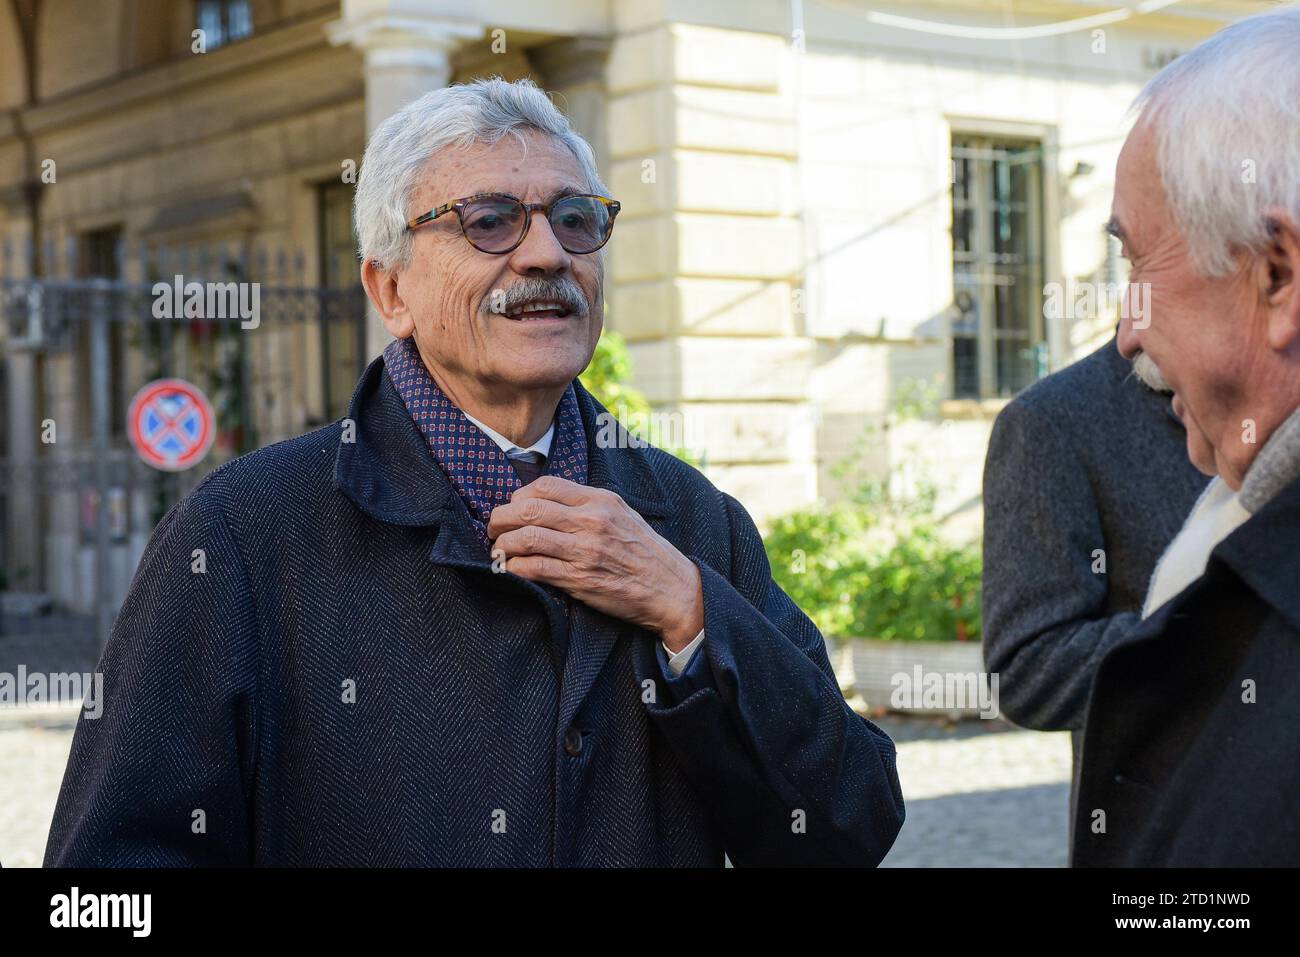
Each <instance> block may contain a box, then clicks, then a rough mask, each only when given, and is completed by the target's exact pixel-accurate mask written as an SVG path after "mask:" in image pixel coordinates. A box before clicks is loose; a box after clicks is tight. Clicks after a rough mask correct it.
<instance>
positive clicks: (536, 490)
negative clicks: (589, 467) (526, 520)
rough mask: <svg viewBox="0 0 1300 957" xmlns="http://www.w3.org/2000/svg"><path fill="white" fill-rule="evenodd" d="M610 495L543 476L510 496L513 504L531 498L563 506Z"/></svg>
mask: <svg viewBox="0 0 1300 957" xmlns="http://www.w3.org/2000/svg"><path fill="white" fill-rule="evenodd" d="M604 494H609V493H607V492H606V491H605V490H604V489H598V488H589V487H588V486H586V485H579V484H578V483H577V482H570V481H569V480H568V479H563V478H560V477H559V476H558V475H542V476H540V477H539V478H537V479H536V480H535V481H532V482H529V483H528V484H527V485H525V486H523V487H521V488H517V489H515V491H514V494H512V495H511V496H510V501H511V502H519V501H525V500H527V499H530V498H544V499H549V500H550V501H552V502H559V503H560V504H561V505H584V504H586V503H587V502H591V501H594V500H595V499H596V498H598V497H599V496H601V495H604Z"/></svg>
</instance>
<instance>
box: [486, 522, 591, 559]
mask: <svg viewBox="0 0 1300 957" xmlns="http://www.w3.org/2000/svg"><path fill="white" fill-rule="evenodd" d="M494 515H495V511H494ZM579 549H580V543H579V541H578V537H577V536H576V535H573V534H570V533H569V532H560V531H556V530H555V529H553V528H546V527H544V526H541V525H525V526H524V527H522V528H515V529H511V530H510V531H507V532H502V533H501V534H500V535H498V536H497V540H496V542H495V543H493V545H492V554H493V556H495V555H496V553H497V551H498V550H500V551H503V552H504V553H505V555H506V559H507V561H506V568H507V569H508V570H510V571H514V567H513V565H512V564H511V562H510V561H509V560H510V558H511V557H512V556H521V555H548V556H550V557H552V558H558V559H562V560H565V561H574V560H576V559H577V557H578V552H579Z"/></svg>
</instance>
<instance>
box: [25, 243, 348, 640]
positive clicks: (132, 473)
mask: <svg viewBox="0 0 1300 957" xmlns="http://www.w3.org/2000/svg"><path fill="white" fill-rule="evenodd" d="M35 252H36V250H34V249H33V248H32V247H31V246H27V247H21V248H20V247H17V246H14V245H13V244H0V348H2V350H3V351H2V353H0V358H3V363H2V364H0V396H3V399H4V401H3V402H0V410H2V411H0V591H3V590H4V589H5V588H8V589H9V590H10V591H15V590H21V591H23V592H27V593H35V594H47V595H49V596H50V598H51V601H50V604H52V605H53V606H55V607H58V608H62V609H65V610H67V611H69V612H70V613H80V614H90V615H93V616H94V620H95V621H96V623H97V625H96V627H97V630H98V632H99V635H100V638H101V640H102V639H103V638H104V637H106V635H107V630H108V626H109V625H110V624H111V619H112V616H113V614H114V612H115V610H116V608H117V607H118V605H119V604H120V602H121V599H122V596H123V595H124V593H125V590H126V587H127V584H128V582H129V579H130V574H131V572H132V571H133V570H134V567H135V564H136V562H137V561H138V558H139V554H140V553H141V552H142V551H143V547H144V544H145V542H147V540H148V536H149V533H150V532H152V529H153V526H154V524H156V522H157V521H158V520H159V519H160V518H161V517H162V515H163V514H164V513H165V511H166V510H167V508H169V507H170V506H171V505H172V504H174V503H175V502H176V501H177V500H178V499H179V498H180V497H181V496H182V495H183V494H184V493H185V492H186V491H188V489H189V488H191V487H192V486H193V485H194V484H195V483H196V482H197V481H198V479H199V478H201V477H202V475H203V474H205V473H206V472H207V471H208V470H209V469H210V468H211V467H213V466H215V465H216V464H219V463H220V462H222V461H225V460H226V459H229V458H231V457H233V456H235V455H238V454H241V453H243V452H247V451H250V450H251V449H253V448H257V447H259V446H261V445H265V444H268V443H270V442H273V441H277V440H279V439H282V438H286V437H288V436H290V435H294V434H298V433H301V432H303V431H306V430H308V429H310V428H312V427H315V426H317V425H320V424H323V423H325V422H328V421H330V420H332V419H334V418H337V417H338V416H339V415H341V414H342V413H343V411H344V409H345V407H346V400H347V396H348V395H349V394H350V393H351V390H352V387H353V385H354V384H355V382H356V379H357V377H358V375H359V374H360V372H361V370H362V367H363V365H364V362H365V360H366V358H367V354H366V344H365V322H366V319H365V317H366V299H365V294H364V291H363V290H362V288H361V286H360V284H359V283H354V284H351V285H347V286H343V287H332V286H326V285H320V284H319V283H317V282H316V281H315V277H316V275H317V274H318V273H319V272H320V270H319V269H316V268H314V267H313V268H309V267H311V266H312V264H311V263H310V261H309V259H308V257H307V256H306V255H305V254H304V253H303V252H302V251H294V250H285V249H271V248H268V247H265V246H257V245H251V244H243V245H237V246H232V245H229V244H227V245H208V246H201V247H199V246H193V245H190V246H185V247H167V246H161V245H157V244H152V245H151V244H138V245H134V246H128V245H126V244H123V243H114V244H113V245H112V246H111V249H110V250H109V251H108V252H107V253H106V252H105V251H104V250H100V251H99V253H98V256H97V257H89V258H88V257H86V256H84V255H79V253H81V252H84V250H83V247H82V246H80V245H78V244H76V243H68V244H64V245H63V246H56V245H55V244H46V245H45V246H44V248H43V249H42V250H41V253H42V255H41V256H40V257H39V263H40V274H39V275H38V274H36V268H35V267H36V264H37V257H36V256H35ZM91 260H93V261H91ZM164 378H181V379H185V380H187V381H189V382H192V383H193V384H194V385H196V386H198V387H199V389H201V390H203V391H204V392H205V393H206V394H207V396H208V398H209V399H210V401H211V405H212V408H213V411H214V419H215V421H214V422H213V423H212V427H213V429H214V430H215V442H214V447H213V448H212V451H211V452H209V453H208V454H207V455H206V457H205V458H204V459H203V460H202V461H201V462H199V463H198V464H197V465H195V467H193V468H191V469H189V470H187V471H182V472H161V471H156V470H154V469H152V468H150V467H149V466H148V465H146V464H145V463H144V462H142V461H141V460H140V459H139V458H138V457H137V456H136V455H135V453H134V451H133V450H132V448H131V445H130V443H129V441H128V423H127V421H126V413H127V409H128V408H129V405H130V398H131V396H133V395H135V394H136V393H137V391H138V390H139V389H140V388H141V387H143V386H144V385H145V384H146V383H149V382H152V381H154V380H158V379H164Z"/></svg>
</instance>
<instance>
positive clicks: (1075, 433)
mask: <svg viewBox="0 0 1300 957" xmlns="http://www.w3.org/2000/svg"><path fill="white" fill-rule="evenodd" d="M1208 481H1209V479H1208V478H1206V477H1205V476H1203V475H1201V474H1200V473H1199V472H1198V471H1197V470H1196V468H1195V467H1194V466H1193V465H1192V464H1191V462H1190V461H1189V460H1188V458H1187V450H1186V434H1185V432H1184V430H1183V426H1182V423H1181V422H1179V421H1178V417H1177V416H1176V415H1175V414H1174V412H1173V409H1172V408H1171V406H1170V400H1169V398H1168V397H1167V396H1163V395H1160V394H1158V393H1155V392H1152V391H1151V390H1149V389H1147V388H1146V387H1145V386H1144V385H1142V383H1141V382H1139V381H1138V380H1137V379H1136V377H1134V376H1133V374H1132V366H1131V364H1130V363H1129V361H1128V360H1127V359H1125V358H1124V357H1123V356H1121V355H1120V354H1119V350H1118V349H1117V348H1116V345H1115V341H1114V340H1113V339H1112V340H1111V341H1110V342H1108V343H1107V344H1106V345H1104V346H1102V348H1100V349H1098V350H1097V351H1096V352H1094V353H1092V354H1091V355H1089V356H1087V357H1086V358H1084V359H1081V360H1080V361H1078V362H1076V363H1074V364H1073V365H1071V366H1069V367H1067V368H1065V369H1062V370H1061V371H1060V372H1057V373H1055V374H1053V375H1050V376H1047V377H1046V378H1044V379H1042V380H1040V381H1039V382H1037V383H1035V384H1034V385H1032V386H1030V387H1029V388H1028V389H1026V390H1025V391H1024V392H1022V393H1021V394H1020V395H1019V396H1017V397H1016V398H1015V399H1014V400H1013V401H1012V402H1011V403H1010V404H1008V405H1007V407H1006V408H1005V409H1003V410H1002V412H1001V414H1000V415H999V416H998V418H997V421H996V422H995V423H994V426H993V434H992V437H991V439H990V441H989V448H988V457H987V459H986V461H985V466H984V657H985V662H986V665H987V667H988V670H989V671H990V672H996V673H999V674H1000V676H1001V677H1000V679H999V694H1000V706H1001V710H1002V713H1003V714H1004V715H1005V716H1006V717H1007V718H1009V719H1010V720H1011V721H1014V722H1015V723H1016V724H1019V725H1022V726H1024V727H1027V728H1034V729H1036V730H1041V731H1049V730H1062V729H1068V730H1070V731H1072V732H1073V734H1072V736H1071V738H1072V742H1073V746H1074V755H1075V773H1076V776H1077V772H1078V755H1079V749H1080V746H1081V744H1082V741H1081V738H1082V728H1083V725H1084V718H1085V711H1086V708H1087V703H1088V695H1089V692H1090V690H1091V688H1092V684H1093V679H1094V677H1095V675H1096V672H1097V668H1098V665H1099V664H1100V662H1101V659H1102V657H1103V656H1104V655H1105V654H1106V653H1107V652H1108V651H1109V650H1110V649H1111V648H1113V647H1115V646H1116V645H1118V644H1119V643H1120V642H1122V641H1123V640H1124V639H1125V638H1126V637H1127V636H1128V635H1130V634H1132V633H1133V632H1134V631H1135V630H1136V628H1137V626H1138V624H1139V622H1140V621H1141V610H1142V601H1143V599H1144V598H1145V597H1146V590H1147V583H1148V581H1149V579H1150V577H1151V573H1152V571H1153V569H1154V568H1155V565H1156V562H1157V560H1158V559H1159V558H1160V555H1161V554H1162V553H1163V551H1164V550H1165V547H1166V546H1167V545H1168V544H1169V542H1170V541H1171V540H1172V539H1173V537H1174V536H1175V535H1176V534H1177V533H1178V530H1179V528H1181V527H1182V523H1183V520H1184V519H1185V518H1186V516H1187V514H1188V513H1189V512H1190V511H1191V508H1192V505H1193V504H1194V503H1195V502H1196V498H1197V496H1198V495H1200V493H1201V491H1202V489H1203V488H1204V487H1205V485H1206V483H1207V482H1208ZM1094 569H1095V570H1094Z"/></svg>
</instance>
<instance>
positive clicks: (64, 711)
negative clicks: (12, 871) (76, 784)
mask: <svg viewBox="0 0 1300 957" xmlns="http://www.w3.org/2000/svg"><path fill="white" fill-rule="evenodd" d="M79 710H80V707H79V704H78V703H73V704H59V705H32V706H30V707H24V708H13V707H5V708H0V864H3V865H4V866H5V867H40V866H41V858H42V856H43V855H44V853H45V838H46V836H47V835H48V834H49V833H50V821H51V820H52V819H53V817H54V801H55V799H56V798H57V797H58V795H59V785H60V784H61V783H62V782H63V769H64V768H65V767H66V766H67V764H68V751H69V750H70V749H71V748H72V731H73V729H74V728H75V727H76V724H77V713H78V711H79Z"/></svg>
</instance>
